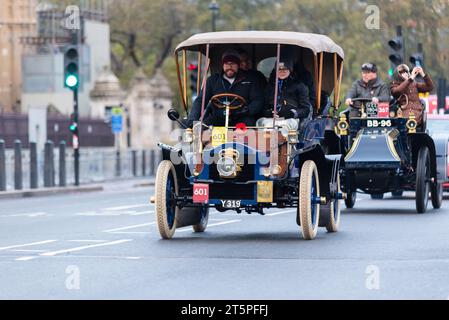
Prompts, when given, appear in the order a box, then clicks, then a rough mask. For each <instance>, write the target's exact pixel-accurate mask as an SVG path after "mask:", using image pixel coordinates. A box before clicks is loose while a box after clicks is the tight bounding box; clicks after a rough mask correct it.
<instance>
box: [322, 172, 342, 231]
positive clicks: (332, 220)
mask: <svg viewBox="0 0 449 320" xmlns="http://www.w3.org/2000/svg"><path fill="white" fill-rule="evenodd" d="M337 192H338V193H340V192H341V191H340V176H338V178H337ZM328 217H329V221H328V222H327V224H326V230H327V232H337V231H338V227H339V226H340V200H339V199H338V197H336V199H332V200H331V201H330V203H329V214H328Z"/></svg>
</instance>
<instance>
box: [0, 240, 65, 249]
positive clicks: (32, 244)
mask: <svg viewBox="0 0 449 320" xmlns="http://www.w3.org/2000/svg"><path fill="white" fill-rule="evenodd" d="M55 241H56V240H45V241H39V242H32V243H26V244H18V245H14V246H8V247H3V248H0V251H2V250H8V249H13V248H20V247H27V246H35V245H38V244H45V243H51V242H55Z"/></svg>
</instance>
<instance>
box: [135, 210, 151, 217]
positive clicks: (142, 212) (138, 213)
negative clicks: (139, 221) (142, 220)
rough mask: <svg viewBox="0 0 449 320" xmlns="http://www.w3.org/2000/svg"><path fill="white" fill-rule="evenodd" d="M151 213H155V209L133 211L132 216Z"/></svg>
mask: <svg viewBox="0 0 449 320" xmlns="http://www.w3.org/2000/svg"><path fill="white" fill-rule="evenodd" d="M150 213H154V211H153V210H149V211H141V212H136V213H132V214H131V215H132V216H140V215H143V214H150Z"/></svg>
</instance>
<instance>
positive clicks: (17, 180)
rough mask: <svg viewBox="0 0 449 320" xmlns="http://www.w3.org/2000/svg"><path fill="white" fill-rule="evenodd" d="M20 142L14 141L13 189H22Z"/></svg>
mask: <svg viewBox="0 0 449 320" xmlns="http://www.w3.org/2000/svg"><path fill="white" fill-rule="evenodd" d="M22 174H23V173H22V142H20V140H15V141H14V189H15V190H22V189H23V182H22Z"/></svg>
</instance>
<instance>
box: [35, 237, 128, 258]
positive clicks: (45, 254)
mask: <svg viewBox="0 0 449 320" xmlns="http://www.w3.org/2000/svg"><path fill="white" fill-rule="evenodd" d="M129 241H132V239H122V240H117V241H112V242H106V243H99V244H94V245H91V246H83V247H76V248H70V249H64V250H58V251H51V252H45V253H41V254H40V255H41V256H45V257H52V256H56V255H58V254H61V253H68V252H75V251H81V250H85V249H91V248H96V247H103V246H112V245H116V244H120V243H125V242H129Z"/></svg>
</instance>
